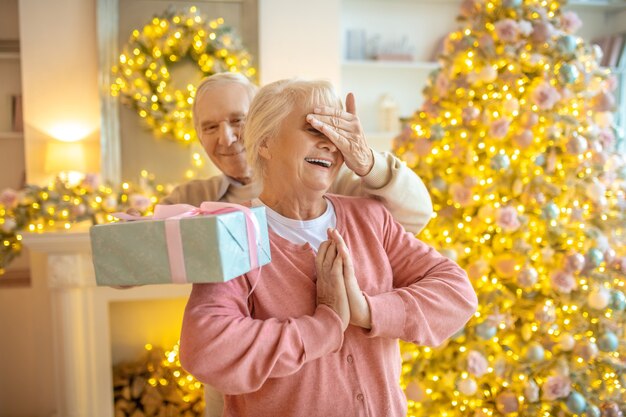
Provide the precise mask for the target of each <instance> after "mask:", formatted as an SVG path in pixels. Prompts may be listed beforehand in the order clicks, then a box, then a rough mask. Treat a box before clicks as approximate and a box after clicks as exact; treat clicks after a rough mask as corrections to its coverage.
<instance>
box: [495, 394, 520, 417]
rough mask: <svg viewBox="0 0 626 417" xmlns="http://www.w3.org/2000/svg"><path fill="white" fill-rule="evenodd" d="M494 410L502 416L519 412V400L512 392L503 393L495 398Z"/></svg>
mask: <svg viewBox="0 0 626 417" xmlns="http://www.w3.org/2000/svg"><path fill="white" fill-rule="evenodd" d="M496 408H497V409H498V411H499V412H501V413H502V414H512V413H517V412H518V411H519V400H518V399H517V395H516V394H515V393H514V392H510V391H505V392H501V393H500V394H498V396H497V397H496Z"/></svg>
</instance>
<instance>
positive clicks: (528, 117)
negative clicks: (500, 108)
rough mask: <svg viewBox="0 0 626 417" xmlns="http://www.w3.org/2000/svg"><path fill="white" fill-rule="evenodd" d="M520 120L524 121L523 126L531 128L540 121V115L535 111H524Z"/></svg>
mask: <svg viewBox="0 0 626 417" xmlns="http://www.w3.org/2000/svg"><path fill="white" fill-rule="evenodd" d="M520 122H521V123H522V126H524V127H526V128H531V127H533V126H535V125H536V124H537V123H539V116H538V115H537V113H535V112H529V111H528V112H524V113H522V115H521V117H520Z"/></svg>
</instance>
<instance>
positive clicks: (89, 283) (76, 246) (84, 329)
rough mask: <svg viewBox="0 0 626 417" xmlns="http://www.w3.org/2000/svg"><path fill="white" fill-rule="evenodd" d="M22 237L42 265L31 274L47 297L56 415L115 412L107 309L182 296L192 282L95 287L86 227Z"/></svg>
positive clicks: (102, 416) (108, 416)
mask: <svg viewBox="0 0 626 417" xmlns="http://www.w3.org/2000/svg"><path fill="white" fill-rule="evenodd" d="M23 241H24V244H25V245H26V246H27V247H28V248H29V250H30V253H31V257H32V259H31V260H32V261H33V262H38V263H43V264H44V267H43V268H33V278H32V279H33V280H44V281H45V285H46V291H47V293H48V296H49V300H50V318H51V322H52V333H53V342H52V343H53V346H52V348H53V358H54V379H55V383H54V389H55V403H56V404H55V405H56V407H55V408H56V415H57V416H58V417H113V416H114V413H113V405H114V404H113V387H112V365H113V364H112V353H111V346H112V345H111V343H112V340H111V324H112V322H111V314H110V312H111V309H112V308H114V306H115V305H116V304H120V303H121V304H125V303H132V302H137V303H139V304H140V305H141V304H144V305H145V303H146V302H147V301H150V300H152V301H153V302H156V303H158V302H160V300H166V299H183V298H186V297H187V296H188V295H189V291H190V289H191V287H190V285H149V286H143V287H135V288H130V289H126V290H119V289H114V288H109V287H97V286H96V282H95V276H94V271H93V266H92V262H91V245H90V241H89V234H88V233H87V232H86V231H82V232H66V233H46V234H30V235H25V236H24V240H23ZM40 275H41V276H40ZM129 323H132V320H129ZM113 324H114V325H115V326H120V325H124V324H123V323H121V322H120V320H119V319H118V320H114V321H113ZM114 330H115V328H114ZM131 331H132V329H131ZM163 347H164V348H167V347H168V346H163Z"/></svg>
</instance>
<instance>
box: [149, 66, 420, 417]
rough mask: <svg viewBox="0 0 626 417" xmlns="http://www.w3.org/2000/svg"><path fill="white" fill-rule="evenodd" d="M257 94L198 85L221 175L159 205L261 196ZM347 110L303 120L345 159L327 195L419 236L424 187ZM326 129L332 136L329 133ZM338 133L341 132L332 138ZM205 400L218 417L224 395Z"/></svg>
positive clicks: (210, 150)
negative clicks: (248, 144) (253, 162)
mask: <svg viewBox="0 0 626 417" xmlns="http://www.w3.org/2000/svg"><path fill="white" fill-rule="evenodd" d="M256 91H257V88H256V86H254V85H253V84H252V83H250V81H249V80H248V79H247V78H245V77H244V76H242V75H241V74H234V73H220V74H215V75H212V76H210V77H208V78H205V79H204V80H203V81H202V82H201V83H200V84H199V85H198V88H197V91H196V98H195V101H194V104H193V120H194V126H195V129H196V133H197V135H198V138H199V139H200V142H201V143H202V147H203V148H204V150H205V152H206V154H207V155H208V157H209V158H210V159H211V161H212V162H213V164H215V166H216V167H217V168H218V169H219V170H220V171H221V172H222V173H223V174H222V175H218V176H214V177H212V178H209V179H205V180H193V181H190V182H187V183H185V184H182V185H180V186H178V187H176V188H175V189H174V190H173V191H172V193H171V194H170V195H168V196H166V197H165V198H163V199H162V200H161V204H181V203H185V204H192V205H195V206H199V205H200V203H202V202H203V201H225V202H230V203H243V202H247V201H251V200H253V199H254V198H256V197H258V196H259V193H260V192H261V190H262V184H261V181H260V179H258V178H255V177H254V175H253V173H252V169H251V168H250V167H249V165H248V163H247V159H246V154H245V150H244V145H243V140H242V136H241V133H242V130H243V127H244V123H245V120H246V116H247V114H248V109H249V107H250V103H251V102H252V99H253V97H254V95H255V94H256ZM345 110H346V111H345V112H341V111H337V112H336V113H334V114H323V113H321V114H319V115H316V116H317V118H316V119H313V118H310V119H308V121H307V123H308V124H310V126H309V127H310V128H314V129H317V130H319V131H320V132H321V133H323V134H324V135H327V136H328V137H329V139H330V140H331V141H333V143H334V144H335V145H336V146H337V148H338V149H339V151H340V152H341V153H342V155H343V158H344V161H345V165H344V167H342V169H341V171H340V172H339V175H338V177H337V179H336V181H335V182H334V184H333V186H332V187H331V189H330V190H329V192H330V193H334V194H342V195H351V196H361V197H371V198H375V199H378V200H380V201H381V202H382V203H383V204H384V205H385V207H386V208H387V209H388V210H389V211H390V213H391V215H392V216H393V217H394V219H395V220H396V221H398V222H399V223H400V224H401V225H402V226H404V228H405V229H406V230H407V231H410V232H412V233H419V232H420V231H421V230H422V229H423V228H424V226H425V225H426V224H427V223H428V221H429V219H430V217H431V215H432V203H431V200H430V196H429V194H428V191H427V190H426V187H425V186H424V184H423V183H422V181H421V180H420V178H419V177H418V176H417V175H416V174H415V173H414V172H413V171H411V170H410V169H409V168H407V167H406V166H405V165H404V164H403V163H402V162H401V161H400V160H399V159H397V158H396V157H394V156H393V155H391V154H389V153H385V154H381V153H378V152H374V151H373V150H372V149H370V147H369V146H368V145H367V141H366V139H365V135H364V134H363V132H362V130H361V126H360V123H358V119H357V118H356V114H355V113H356V112H355V103H354V96H353V95H352V94H349V95H348V97H347V99H346V109H345ZM347 117H349V118H350V119H351V120H346V118H347ZM320 120H321V121H324V122H327V123H328V124H326V123H323V125H324V126H326V127H323V126H322V124H320V122H319V121H320ZM355 122H356V123H355ZM329 125H330V126H332V127H334V132H329V131H328V126H329ZM346 126H349V127H346ZM355 127H356V128H355ZM325 130H326V131H325ZM339 131H341V132H342V133H343V134H342V135H339V134H336V132H339ZM205 399H206V412H205V416H206V417H213V416H221V414H222V409H223V398H222V395H221V394H220V393H218V392H217V391H215V390H214V389H213V388H211V387H209V386H205Z"/></svg>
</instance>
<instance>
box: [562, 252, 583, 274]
mask: <svg viewBox="0 0 626 417" xmlns="http://www.w3.org/2000/svg"><path fill="white" fill-rule="evenodd" d="M563 263H564V265H563V266H564V268H565V269H566V270H567V271H569V272H572V273H578V272H580V271H582V270H583V268H585V256H584V255H583V254H582V253H578V252H575V251H573V252H570V253H569V254H567V255H566V256H565V259H564V262H563Z"/></svg>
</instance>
